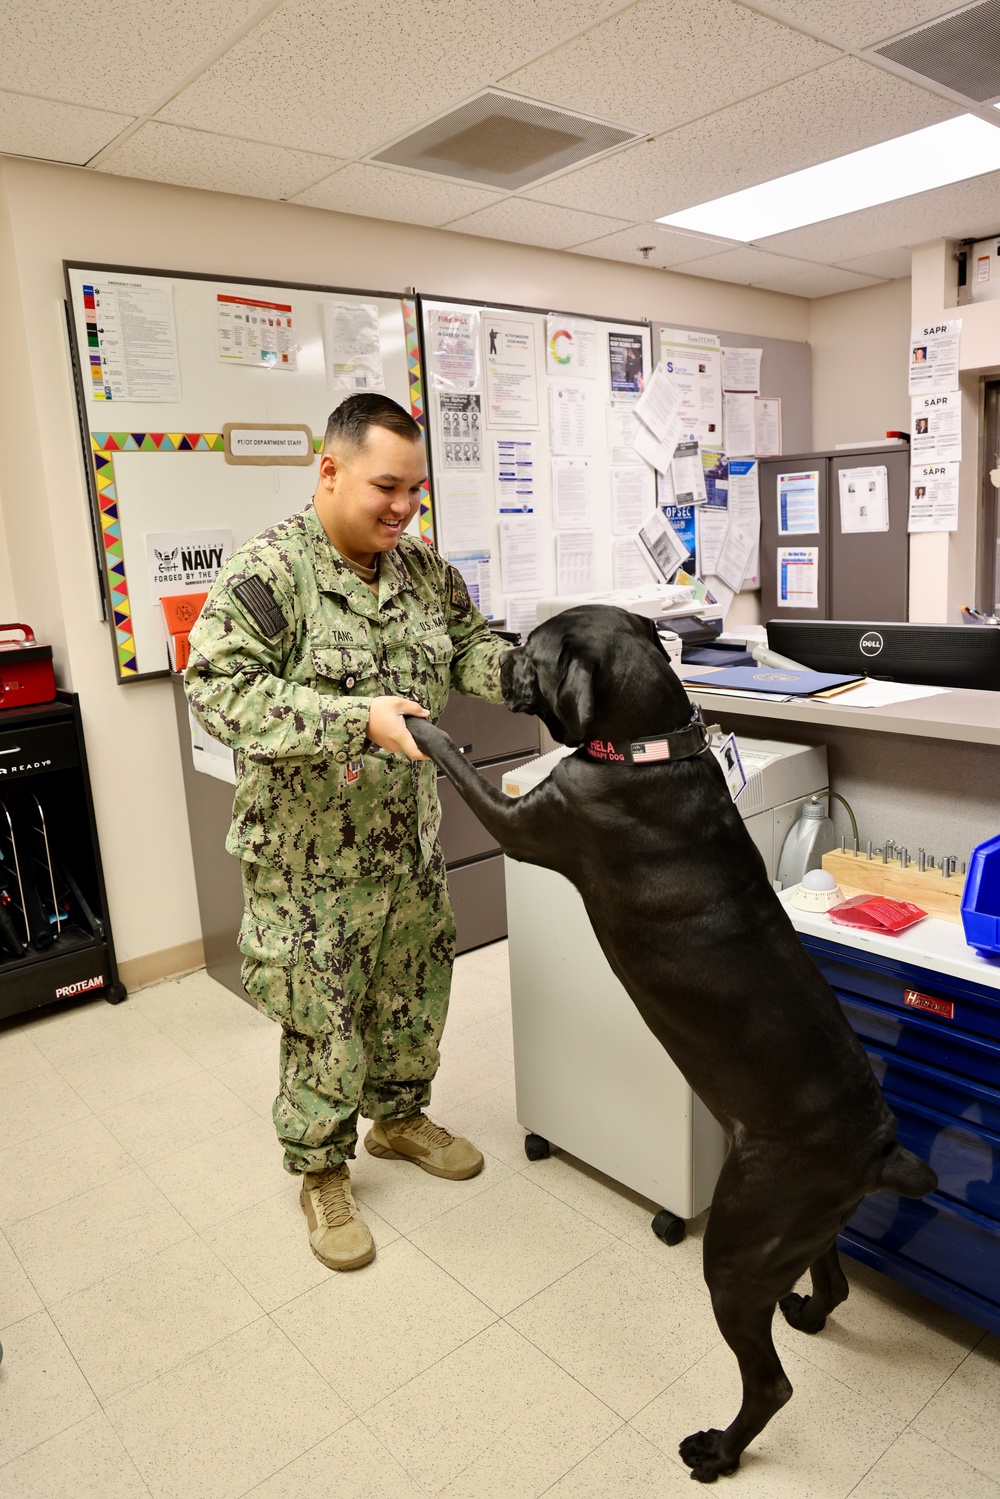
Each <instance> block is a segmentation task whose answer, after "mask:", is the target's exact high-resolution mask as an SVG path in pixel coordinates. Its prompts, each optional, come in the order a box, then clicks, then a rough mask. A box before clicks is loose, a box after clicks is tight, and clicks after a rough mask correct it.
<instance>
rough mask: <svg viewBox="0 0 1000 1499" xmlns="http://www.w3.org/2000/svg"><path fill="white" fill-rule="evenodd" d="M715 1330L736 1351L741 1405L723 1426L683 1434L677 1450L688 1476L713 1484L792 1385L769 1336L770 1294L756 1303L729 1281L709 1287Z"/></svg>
mask: <svg viewBox="0 0 1000 1499" xmlns="http://www.w3.org/2000/svg"><path fill="white" fill-rule="evenodd" d="M712 1307H713V1310H714V1311H715V1320H716V1321H717V1322H718V1324H719V1330H720V1332H721V1333H722V1336H723V1337H724V1338H725V1340H726V1342H727V1343H728V1344H729V1346H730V1348H731V1349H732V1350H733V1352H734V1353H735V1355H736V1358H737V1361H738V1363H739V1366H740V1376H741V1378H742V1380H743V1404H742V1405H741V1406H740V1409H739V1414H738V1415H737V1417H736V1419H735V1421H733V1422H732V1424H731V1425H729V1426H727V1427H726V1429H725V1431H715V1430H712V1431H696V1432H695V1433H694V1434H693V1435H692V1436H689V1437H685V1439H684V1441H683V1442H681V1445H680V1455H681V1457H682V1458H683V1460H684V1462H686V1463H687V1465H688V1467H689V1468H690V1469H691V1477H692V1478H697V1479H699V1481H700V1482H701V1483H714V1482H715V1480H716V1478H718V1477H719V1475H720V1474H725V1473H734V1472H735V1471H736V1469H737V1468H738V1467H739V1465H740V1456H741V1455H742V1452H743V1449H744V1447H746V1445H747V1443H748V1442H752V1441H753V1439H754V1437H755V1436H756V1435H757V1434H758V1432H760V1431H763V1429H764V1427H765V1426H766V1425H767V1423H768V1421H770V1419H771V1417H772V1416H773V1415H774V1413H775V1411H778V1410H780V1409H781V1407H782V1406H783V1405H784V1404H785V1403H786V1401H788V1400H790V1399H791V1395H792V1386H791V1383H790V1382H789V1379H788V1376H787V1375H786V1374H785V1371H784V1369H783V1368H782V1367H781V1361H780V1360H779V1358H778V1355H777V1353H776V1352H775V1351H774V1344H773V1342H772V1341H771V1321H772V1318H773V1316H774V1307H775V1302H774V1299H773V1298H772V1299H768V1300H767V1301H766V1302H765V1301H762V1302H756V1300H755V1298H754V1297H752V1296H748V1295H747V1290H746V1288H745V1287H743V1286H740V1285H736V1284H730V1285H727V1286H726V1287H725V1289H723V1290H718V1289H713V1290H712Z"/></svg>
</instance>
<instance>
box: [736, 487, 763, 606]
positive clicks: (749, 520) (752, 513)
mask: <svg viewBox="0 0 1000 1499" xmlns="http://www.w3.org/2000/svg"><path fill="white" fill-rule="evenodd" d="M729 517H730V522H731V524H733V525H734V526H736V527H737V528H738V529H739V530H740V532H741V533H743V534H745V535H749V536H751V537H752V539H753V546H752V548H751V550H750V552H749V555H748V557H747V561H746V565H745V567H744V569H743V577H742V580H741V582H740V584H739V586H738V587H737V589H736V592H737V593H740V592H742V591H743V590H745V589H748V588H757V587H759V585H760V464H759V463H758V462H757V459H756V458H730V460H729Z"/></svg>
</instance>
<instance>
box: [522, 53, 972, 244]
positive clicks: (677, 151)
mask: <svg viewBox="0 0 1000 1499" xmlns="http://www.w3.org/2000/svg"><path fill="white" fill-rule="evenodd" d="M959 113H961V111H960V110H959V109H958V107H957V106H956V105H953V104H950V103H948V102H947V101H946V100H944V99H939V98H938V97H937V96H936V95H934V94H928V93H926V92H925V91H924V90H923V89H921V88H917V87H916V86H915V85H913V84H911V83H907V82H905V81H904V80H903V79H901V78H897V77H895V76H893V75H892V74H889V73H884V72H883V71H882V70H881V69H880V68H875V67H872V66H871V65H870V64H869V63H865V62H861V61H860V60H859V59H858V58H854V57H845V58H843V59H841V60H840V61H839V62H835V63H831V64H829V66H827V67H825V68H820V69H819V70H818V72H815V73H810V74H809V75H808V77H806V78H796V79H794V80H793V81H792V82H791V83H783V84H780V85H779V86H778V87H777V88H773V89H770V90H769V91H768V92H767V93H765V94H761V95H758V97H757V98H755V99H747V100H744V101H743V102H742V103H740V104H734V105H732V106H731V107H730V108H729V109H724V110H720V111H719V113H718V114H714V115H711V116H710V117H709V118H708V119H705V120H698V121H696V122H695V123H693V124H690V125H683V126H681V128H680V129H679V130H672V131H670V132H669V133H668V134H666V135H661V136H659V137H658V138H657V139H656V140H654V141H641V142H640V143H639V144H638V145H635V146H629V147H628V148H627V149H626V150H624V151H619V152H618V153H617V154H616V155H614V156H611V157H607V158H606V159H605V160H603V161H597V162H594V163H593V165H592V166H589V167H581V168H580V169H579V170H578V171H576V172H571V173H569V174H567V175H566V176H565V177H559V178H557V179H556V180H555V181H554V182H550V183H548V184H547V185H546V186H544V187H539V188H535V189H533V190H532V191H531V192H530V193H528V194H526V196H530V197H532V198H539V199H542V200H544V201H545V202H548V203H559V204H562V205H564V206H565V207H568V208H580V209H584V210H588V209H589V210H593V209H597V208H599V209H600V210H601V211H602V212H605V213H614V214H619V215H620V216H621V217H622V218H630V219H649V218H659V217H660V215H661V214H667V213H675V212H677V211H678V210H679V209H681V208H690V207H692V206H693V205H694V204H696V203H705V202H708V201H709V200H710V199H712V198H718V197H721V196H722V195H723V194H725V193H731V192H736V191H737V190H738V189H739V188H743V187H751V186H753V184H755V183H757V182H766V181H769V180H770V179H771V178H772V177H780V176H782V175H783V174H784V173H785V172H794V171H798V170H799V168H800V167H807V166H812V165H814V164H815V163H816V162H818V161H827V160H829V159H830V158H831V157H834V156H842V155H843V154H844V153H846V152H848V151H856V150H859V149H860V148H861V147H862V146H870V145H873V144H874V143H875V142H876V141H882V140H888V139H889V138H890V137H893V136H897V135H905V134H906V133H907V132H909V131H911V130H918V129H920V127H921V126H923V125H930V124H933V123H935V122H936V121H938V120H943V119H947V118H949V117H950V116H952V115H955V114H959Z"/></svg>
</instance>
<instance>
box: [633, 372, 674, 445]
mask: <svg viewBox="0 0 1000 1499" xmlns="http://www.w3.org/2000/svg"><path fill="white" fill-rule="evenodd" d="M682 399H683V397H682V392H681V388H680V386H679V385H678V383H677V382H676V381H675V380H674V379H672V378H671V376H670V375H669V374H668V372H667V370H666V368H665V366H664V365H663V364H658V365H657V366H656V369H655V370H654V371H653V373H652V374H651V375H650V377H649V379H648V381H647V382H646V389H645V390H644V391H643V393H642V395H641V396H640V397H639V399H638V401H637V402H636V403H635V407H634V410H635V414H636V416H637V417H638V419H639V421H640V422H641V423H642V425H643V426H644V427H646V428H647V429H648V430H649V431H650V432H651V433H652V434H653V436H654V437H655V438H656V441H657V443H658V444H659V445H660V447H661V448H663V449H664V450H665V451H666V452H668V453H672V452H673V450H674V448H675V447H676V446H677V444H678V443H679V442H680V441H681V436H682V431H683V421H682V416H681V404H682Z"/></svg>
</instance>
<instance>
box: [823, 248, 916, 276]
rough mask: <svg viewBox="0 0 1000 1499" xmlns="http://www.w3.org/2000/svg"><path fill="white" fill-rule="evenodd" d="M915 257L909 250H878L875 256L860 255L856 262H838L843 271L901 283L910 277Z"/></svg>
mask: <svg viewBox="0 0 1000 1499" xmlns="http://www.w3.org/2000/svg"><path fill="white" fill-rule="evenodd" d="M912 260H913V256H912V254H911V252H910V251H909V250H908V249H902V250H878V251H876V253H875V254H874V255H859V256H857V257H856V259H854V260H841V261H839V262H838V264H839V265H840V267H841V269H842V270H845V271H859V272H860V273H861V275H862V276H881V277H883V278H884V279H885V280H886V281H899V280H901V279H902V278H903V277H905V276H909V274H910V271H911V268H912Z"/></svg>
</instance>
